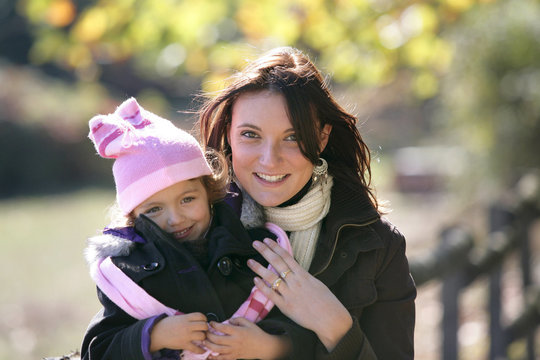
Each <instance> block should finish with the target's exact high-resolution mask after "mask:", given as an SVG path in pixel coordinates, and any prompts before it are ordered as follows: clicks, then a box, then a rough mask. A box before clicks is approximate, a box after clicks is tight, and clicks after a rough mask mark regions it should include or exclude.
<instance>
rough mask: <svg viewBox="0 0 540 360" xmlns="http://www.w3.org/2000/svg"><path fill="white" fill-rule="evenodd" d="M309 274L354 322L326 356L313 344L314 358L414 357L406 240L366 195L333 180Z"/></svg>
mask: <svg viewBox="0 0 540 360" xmlns="http://www.w3.org/2000/svg"><path fill="white" fill-rule="evenodd" d="M309 272H310V273H311V274H312V275H314V276H316V277H317V278H318V279H319V280H321V281H322V282H323V283H324V284H325V285H326V286H328V287H329V288H330V290H331V291H332V292H333V293H334V294H335V295H336V296H337V298H338V299H339V300H340V301H341V303H342V304H343V305H344V306H345V307H346V308H347V309H348V310H349V312H350V313H351V315H352V317H353V320H354V324H353V326H352V328H351V329H350V331H349V332H348V333H347V334H346V335H345V336H344V337H343V338H342V340H341V341H340V343H339V344H338V345H337V346H336V348H335V349H333V351H332V352H331V353H330V354H329V353H328V352H327V351H326V349H325V348H324V346H323V345H322V343H320V342H319V341H318V340H317V342H318V344H317V345H316V355H315V357H314V358H317V359H336V360H337V359H339V360H348V359H350V360H368V359H369V360H371V359H378V360H408V359H413V358H414V336H413V335H414V324H415V305H414V300H415V298H416V287H415V284H414V281H413V279H412V277H411V275H410V273H409V265H408V262H407V258H406V256H405V239H404V237H403V236H402V235H401V234H400V233H399V232H398V230H397V229H396V228H395V227H394V226H392V225H391V224H390V223H388V222H387V221H385V220H384V219H381V218H380V216H379V214H378V212H377V211H376V210H375V208H374V207H373V206H372V204H371V202H370V201H369V199H368V197H367V196H366V195H365V194H362V193H360V192H355V191H351V189H350V188H347V187H346V186H345V185H344V184H343V183H342V182H340V181H338V180H336V179H334V186H333V188H332V194H331V205H330V210H329V213H328V215H327V216H326V218H325V219H323V223H322V227H321V234H320V236H319V242H318V245H317V249H316V251H315V255H314V258H313V261H312V263H311V266H310V270H309Z"/></svg>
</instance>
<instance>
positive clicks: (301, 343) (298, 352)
mask: <svg viewBox="0 0 540 360" xmlns="http://www.w3.org/2000/svg"><path fill="white" fill-rule="evenodd" d="M257 325H258V326H259V327H260V328H261V329H263V330H264V331H266V332H267V333H269V334H273V335H285V336H287V337H288V338H289V339H290V341H291V345H292V349H291V352H290V353H289V355H288V356H287V357H284V358H283V359H281V360H313V359H314V358H315V348H316V344H317V341H318V338H317V335H316V334H315V333H314V332H313V331H311V330H308V329H306V328H304V327H302V326H300V325H298V324H297V323H295V322H294V321H292V320H291V319H289V318H288V317H286V316H285V315H283V313H281V311H279V309H278V308H277V307H274V309H273V310H272V311H271V312H270V314H269V315H268V317H266V318H265V319H264V320H261V321H259V322H258V323H257Z"/></svg>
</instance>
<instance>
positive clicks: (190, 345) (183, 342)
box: [150, 313, 208, 354]
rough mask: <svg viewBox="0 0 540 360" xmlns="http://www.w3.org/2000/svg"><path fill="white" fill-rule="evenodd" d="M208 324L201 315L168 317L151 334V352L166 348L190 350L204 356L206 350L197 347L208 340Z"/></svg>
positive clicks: (155, 326)
mask: <svg viewBox="0 0 540 360" xmlns="http://www.w3.org/2000/svg"><path fill="white" fill-rule="evenodd" d="M206 331H208V324H207V322H206V316H204V314H201V313H191V314H184V315H175V316H167V317H165V318H163V319H161V320H160V321H159V322H157V323H156V324H155V325H154V328H153V329H152V332H151V334H150V352H154V351H158V350H161V349H164V348H167V349H171V350H189V351H191V352H193V353H196V354H202V353H204V352H205V350H204V349H203V348H201V347H199V346H197V345H196V343H201V342H202V341H203V340H204V339H206Z"/></svg>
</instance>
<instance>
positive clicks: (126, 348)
mask: <svg viewBox="0 0 540 360" xmlns="http://www.w3.org/2000/svg"><path fill="white" fill-rule="evenodd" d="M89 125H90V134H89V137H90V138H91V140H92V141H93V142H94V145H95V147H96V150H97V151H98V153H99V155H101V156H102V157H105V158H113V159H115V162H114V165H113V174H114V179H115V183H116V191H117V204H118V207H119V209H120V211H121V213H122V215H123V217H124V219H125V221H124V224H123V226H121V227H119V226H117V227H114V228H106V229H105V230H104V231H103V234H102V235H100V236H97V237H94V238H92V239H90V241H89V246H88V248H87V250H86V258H87V261H88V262H89V264H90V268H91V275H92V278H93V279H94V280H95V281H96V283H97V285H98V298H99V300H100V302H101V303H102V305H103V309H102V310H101V311H100V312H99V313H98V314H97V315H96V316H95V317H94V319H93V320H92V322H91V324H90V326H89V328H88V330H87V332H86V334H85V337H84V340H83V344H82V357H83V359H156V358H159V359H178V358H179V357H180V354H181V352H182V353H183V355H182V356H183V358H200V359H205V358H217V359H229V358H230V359H236V358H261V359H274V358H282V357H284V356H285V355H287V354H289V355H290V356H291V358H298V357H297V355H296V354H294V352H296V351H297V350H295V349H292V351H291V350H290V349H291V346H290V345H291V343H292V342H294V343H295V346H294V347H296V345H300V346H299V349H300V350H301V342H302V340H301V339H302V338H304V336H308V337H309V336H310V335H309V334H308V332H307V330H304V329H302V328H300V327H299V326H297V325H296V324H294V323H292V322H291V321H288V320H286V319H285V318H284V317H283V315H281V314H279V313H278V311H277V310H276V311H275V312H272V314H276V315H275V316H271V317H268V319H267V320H264V321H259V320H261V319H262V318H264V317H265V316H266V315H267V313H268V312H269V310H270V308H271V307H272V305H273V304H272V303H271V302H269V301H268V299H267V298H266V297H265V296H262V293H261V292H260V291H258V290H256V288H254V287H253V277H254V273H253V272H251V270H249V268H248V267H247V265H246V262H247V260H248V259H249V258H253V257H255V258H257V259H258V260H259V261H264V260H263V259H262V258H261V257H260V256H258V255H257V252H256V251H255V250H254V249H253V247H252V241H253V239H263V238H265V237H272V238H276V236H273V234H272V233H270V232H269V231H268V230H265V229H260V228H259V229H252V230H249V231H247V230H245V229H244V228H243V227H242V225H241V223H240V221H239V219H238V217H237V216H236V215H235V214H234V211H233V210H232V209H231V208H230V207H229V206H228V205H226V204H225V203H223V202H220V201H218V200H220V199H222V198H223V197H224V195H225V185H226V176H227V169H226V165H224V162H223V161H220V160H219V159H220V158H219V157H214V159H213V160H212V161H210V163H211V164H212V165H213V167H210V166H209V162H208V161H207V159H206V157H205V155H204V153H203V151H202V150H201V147H200V146H199V144H198V143H197V141H196V140H195V139H194V138H193V137H192V136H191V135H189V134H187V133H186V132H184V131H182V130H180V129H178V128H176V127H175V126H174V125H173V124H172V123H171V122H169V121H168V120H165V119H162V118H160V117H158V116H156V115H155V114H152V113H150V112H148V111H146V110H144V109H143V108H141V107H140V106H139V105H138V104H137V102H136V100H135V99H133V98H132V99H129V100H127V101H125V102H124V103H123V104H122V105H120V106H119V107H118V109H117V110H116V112H115V113H114V114H110V115H107V116H103V115H99V116H96V117H94V118H93V119H91V120H90V124H89ZM116 225H118V224H116ZM269 229H271V230H272V232H274V233H275V234H277V235H278V236H277V237H278V239H281V240H284V242H283V244H284V246H285V247H287V246H288V240H287V239H286V235H285V234H284V233H283V231H282V230H281V229H279V228H277V227H275V226H274V227H272V225H271V224H270V225H269ZM289 249H290V245H289ZM277 286H279V283H277V284H276V288H277ZM246 299H247V300H246ZM231 317H232V318H233V319H231V320H230V322H229V326H227V327H225V328H224V327H223V326H222V325H219V324H218V322H223V321H225V320H227V319H229V318H231ZM244 318H246V319H247V320H246V319H244ZM248 320H249V321H248ZM257 321H259V323H258V325H259V326H257V325H255V324H254V322H257ZM212 325H214V327H215V326H218V325H219V326H220V327H221V330H222V331H223V330H224V329H226V330H227V331H228V333H225V334H224V335H227V336H222V338H223V339H224V340H223V342H222V343H221V344H217V345H216V344H214V343H212V347H213V350H215V351H214V352H210V351H209V350H208V348H206V347H205V339H206V337H207V332H208V331H214V332H216V330H213V326H212ZM222 335H223V333H222ZM295 339H296V340H295ZM216 349H217V350H216ZM300 350H299V351H300ZM216 351H219V354H218V353H217V352H216ZM197 354H202V355H197Z"/></svg>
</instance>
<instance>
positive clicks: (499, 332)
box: [488, 204, 513, 360]
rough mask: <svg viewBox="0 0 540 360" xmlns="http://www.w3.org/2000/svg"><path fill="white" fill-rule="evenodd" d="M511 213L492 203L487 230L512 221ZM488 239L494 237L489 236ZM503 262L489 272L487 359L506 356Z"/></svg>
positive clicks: (492, 229) (495, 228) (499, 227)
mask: <svg viewBox="0 0 540 360" xmlns="http://www.w3.org/2000/svg"><path fill="white" fill-rule="evenodd" d="M512 217H513V214H512V213H510V212H509V211H508V210H507V208H506V207H504V206H503V205H502V204H494V205H492V206H490V208H489V232H490V233H491V234H493V233H495V232H497V231H502V230H503V229H504V228H505V227H507V226H508V225H509V224H510V223H511V222H512ZM489 239H492V240H493V239H496V237H493V236H490V237H489ZM502 265H503V262H501V264H500V265H499V266H497V267H496V268H495V269H493V270H492V271H491V272H490V273H489V301H488V302H489V304H488V314H489V335H490V336H489V338H490V344H489V359H490V360H498V359H505V358H506V346H505V344H506V341H505V338H504V332H503V329H502V326H501V308H502V306H501V277H502Z"/></svg>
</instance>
